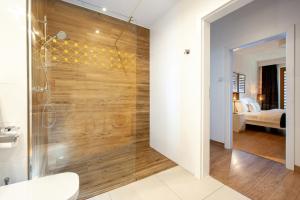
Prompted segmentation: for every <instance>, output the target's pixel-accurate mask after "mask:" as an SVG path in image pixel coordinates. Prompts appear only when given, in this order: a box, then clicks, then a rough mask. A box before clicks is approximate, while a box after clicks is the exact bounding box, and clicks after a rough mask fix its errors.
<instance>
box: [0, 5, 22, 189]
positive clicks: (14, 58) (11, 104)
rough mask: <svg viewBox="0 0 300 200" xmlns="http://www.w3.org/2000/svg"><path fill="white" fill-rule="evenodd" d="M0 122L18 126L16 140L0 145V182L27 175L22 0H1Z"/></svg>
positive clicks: (13, 180)
mask: <svg viewBox="0 0 300 200" xmlns="http://www.w3.org/2000/svg"><path fill="white" fill-rule="evenodd" d="M0 27H1V31H0V44H1V45H0V58H1V59H0V60H1V62H0V123H1V125H3V124H4V125H7V124H8V125H11V124H13V125H17V126H20V127H21V133H22V136H21V138H20V144H19V145H18V146H17V147H15V148H13V149H0V186H1V185H3V178H4V177H10V178H11V181H12V182H18V181H22V180H26V179H27V54H26V51H27V45H26V41H27V37H26V0H9V1H1V6H0Z"/></svg>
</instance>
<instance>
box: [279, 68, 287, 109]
mask: <svg viewBox="0 0 300 200" xmlns="http://www.w3.org/2000/svg"><path fill="white" fill-rule="evenodd" d="M286 91H287V77H286V68H285V67H282V68H280V108H281V109H286V105H287V92H286Z"/></svg>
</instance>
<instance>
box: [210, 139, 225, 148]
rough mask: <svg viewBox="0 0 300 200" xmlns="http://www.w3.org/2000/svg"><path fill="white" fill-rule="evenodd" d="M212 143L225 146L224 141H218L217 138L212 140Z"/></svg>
mask: <svg viewBox="0 0 300 200" xmlns="http://www.w3.org/2000/svg"><path fill="white" fill-rule="evenodd" d="M210 143H212V144H215V145H218V146H222V147H224V145H225V144H224V143H222V142H218V141H215V140H210Z"/></svg>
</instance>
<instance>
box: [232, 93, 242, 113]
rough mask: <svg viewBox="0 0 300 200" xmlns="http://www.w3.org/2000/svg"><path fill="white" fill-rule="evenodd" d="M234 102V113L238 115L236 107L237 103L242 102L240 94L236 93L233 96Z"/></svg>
mask: <svg viewBox="0 0 300 200" xmlns="http://www.w3.org/2000/svg"><path fill="white" fill-rule="evenodd" d="M232 100H233V107H234V108H233V113H237V109H236V106H235V103H236V102H237V101H238V100H240V93H238V92H234V93H233V94H232Z"/></svg>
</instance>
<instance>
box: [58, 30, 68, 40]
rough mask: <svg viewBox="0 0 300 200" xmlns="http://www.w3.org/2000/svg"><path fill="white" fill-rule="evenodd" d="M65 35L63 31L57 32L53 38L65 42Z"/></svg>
mask: <svg viewBox="0 0 300 200" xmlns="http://www.w3.org/2000/svg"><path fill="white" fill-rule="evenodd" d="M67 36H68V35H67V33H66V32H64V31H59V32H58V33H57V34H56V35H55V37H56V38H57V39H59V40H65V39H66V38H67Z"/></svg>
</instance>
